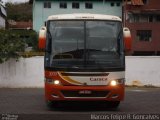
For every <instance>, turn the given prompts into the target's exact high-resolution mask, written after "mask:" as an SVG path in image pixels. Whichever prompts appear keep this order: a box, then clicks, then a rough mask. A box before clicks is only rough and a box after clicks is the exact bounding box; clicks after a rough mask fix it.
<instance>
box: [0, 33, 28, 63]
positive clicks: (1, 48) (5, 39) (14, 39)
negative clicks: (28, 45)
mask: <svg viewBox="0 0 160 120" xmlns="http://www.w3.org/2000/svg"><path fill="white" fill-rule="evenodd" d="M24 48H25V42H24V40H23V39H22V38H21V37H20V35H19V34H17V33H16V32H15V31H13V30H0V63H2V62H4V61H7V60H8V59H10V58H16V59H18V58H19V57H20V55H19V54H18V53H19V52H24Z"/></svg>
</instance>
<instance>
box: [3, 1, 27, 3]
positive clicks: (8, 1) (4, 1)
mask: <svg viewBox="0 0 160 120" xmlns="http://www.w3.org/2000/svg"><path fill="white" fill-rule="evenodd" d="M2 1H3V2H13V3H14V2H28V1H29V0H2Z"/></svg>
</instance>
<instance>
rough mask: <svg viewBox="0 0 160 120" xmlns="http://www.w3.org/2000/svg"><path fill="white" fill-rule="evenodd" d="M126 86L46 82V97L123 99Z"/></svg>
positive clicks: (79, 99) (70, 99) (58, 99)
mask: <svg viewBox="0 0 160 120" xmlns="http://www.w3.org/2000/svg"><path fill="white" fill-rule="evenodd" d="M124 88H125V87H124V85H117V86H56V85H53V84H48V83H45V98H46V100H49V101H98V100H99V101H122V100H123V99H124ZM81 92H82V93H81ZM90 92H91V93H90Z"/></svg>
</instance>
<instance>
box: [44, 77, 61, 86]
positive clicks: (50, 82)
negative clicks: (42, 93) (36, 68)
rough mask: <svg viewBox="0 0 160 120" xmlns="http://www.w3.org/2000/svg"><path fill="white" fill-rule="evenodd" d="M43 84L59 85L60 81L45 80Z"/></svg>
mask: <svg viewBox="0 0 160 120" xmlns="http://www.w3.org/2000/svg"><path fill="white" fill-rule="evenodd" d="M45 82H46V83H48V84H54V85H61V82H60V80H53V79H51V78H46V80H45Z"/></svg>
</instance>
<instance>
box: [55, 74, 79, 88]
mask: <svg viewBox="0 0 160 120" xmlns="http://www.w3.org/2000/svg"><path fill="white" fill-rule="evenodd" d="M61 73H62V72H58V74H59V76H60V77H61V78H62V79H63V80H65V81H67V82H69V83H72V84H76V85H77V84H78V85H82V83H81V82H78V81H76V80H73V79H71V78H70V77H68V76H63V75H62V74H61Z"/></svg>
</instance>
